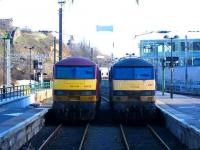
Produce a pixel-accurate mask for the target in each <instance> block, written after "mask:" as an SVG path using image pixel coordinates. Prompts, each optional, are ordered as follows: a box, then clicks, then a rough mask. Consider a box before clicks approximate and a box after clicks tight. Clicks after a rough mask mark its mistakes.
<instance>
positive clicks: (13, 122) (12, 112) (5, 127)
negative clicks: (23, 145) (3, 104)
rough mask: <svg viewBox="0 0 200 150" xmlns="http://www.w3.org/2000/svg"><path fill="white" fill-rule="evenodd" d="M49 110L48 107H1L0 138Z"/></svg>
mask: <svg viewBox="0 0 200 150" xmlns="http://www.w3.org/2000/svg"><path fill="white" fill-rule="evenodd" d="M47 111H48V109H47V108H31V107H27V108H23V109H13V108H12V109H11V108H10V109H7V108H5V109H4V108H0V138H2V137H3V136H5V135H6V134H9V132H12V131H13V130H16V129H18V128H23V126H25V125H26V124H29V123H31V122H32V121H33V120H35V119H37V117H38V116H41V115H44V114H45V113H46V112H47Z"/></svg>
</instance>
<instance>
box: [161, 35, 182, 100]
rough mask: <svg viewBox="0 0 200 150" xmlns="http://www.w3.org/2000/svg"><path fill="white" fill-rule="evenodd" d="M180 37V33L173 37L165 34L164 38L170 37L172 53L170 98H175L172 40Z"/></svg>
mask: <svg viewBox="0 0 200 150" xmlns="http://www.w3.org/2000/svg"><path fill="white" fill-rule="evenodd" d="M177 38H179V37H178V35H175V36H173V37H169V36H168V35H165V36H164V39H170V44H171V55H170V65H169V67H170V73H171V79H170V98H171V99H173V70H174V60H173V55H172V52H173V43H172V40H174V39H177Z"/></svg>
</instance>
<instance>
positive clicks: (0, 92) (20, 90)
mask: <svg viewBox="0 0 200 150" xmlns="http://www.w3.org/2000/svg"><path fill="white" fill-rule="evenodd" d="M51 87H52V83H51V82H43V83H36V84H31V85H20V86H11V87H6V88H0V102H3V101H5V100H8V99H11V98H19V97H22V96H28V95H30V94H32V93H35V92H38V91H41V90H44V89H50V88H51Z"/></svg>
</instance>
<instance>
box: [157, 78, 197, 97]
mask: <svg viewBox="0 0 200 150" xmlns="http://www.w3.org/2000/svg"><path fill="white" fill-rule="evenodd" d="M165 88H166V91H168V92H169V91H170V81H166V82H165ZM157 89H158V90H162V84H160V83H158V84H157ZM173 91H174V93H180V94H181V93H182V94H190V95H200V81H188V82H184V81H174V82H173Z"/></svg>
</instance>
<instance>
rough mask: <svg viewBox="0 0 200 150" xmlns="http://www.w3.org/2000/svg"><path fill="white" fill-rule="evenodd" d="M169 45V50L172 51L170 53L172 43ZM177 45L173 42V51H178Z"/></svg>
mask: <svg viewBox="0 0 200 150" xmlns="http://www.w3.org/2000/svg"><path fill="white" fill-rule="evenodd" d="M167 45H168V47H169V49H170V51H171V42H168V43H167ZM175 45H176V44H175V43H174V42H172V48H173V51H176V46H175Z"/></svg>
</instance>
